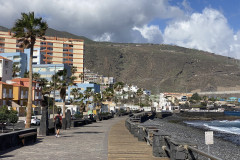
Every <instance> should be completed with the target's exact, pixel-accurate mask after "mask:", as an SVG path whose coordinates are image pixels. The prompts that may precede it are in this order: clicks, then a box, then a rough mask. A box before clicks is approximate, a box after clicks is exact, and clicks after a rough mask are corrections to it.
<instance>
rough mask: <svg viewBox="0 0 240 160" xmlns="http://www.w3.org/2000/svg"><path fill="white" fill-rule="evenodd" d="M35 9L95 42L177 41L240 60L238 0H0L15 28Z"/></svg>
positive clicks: (2, 14) (0, 10) (54, 24)
mask: <svg viewBox="0 0 240 160" xmlns="http://www.w3.org/2000/svg"><path fill="white" fill-rule="evenodd" d="M49 2H51V3H49ZM30 11H34V12H35V14H36V15H38V16H41V17H43V18H44V20H45V21H47V23H48V24H49V27H51V28H54V29H57V30H61V31H67V32H70V33H73V34H76V35H80V36H86V37H88V38H90V39H92V40H95V41H109V42H120V43H156V44H173V45H178V46H183V47H187V48H195V49H199V50H204V51H208V52H212V53H215V54H220V55H224V56H230V57H234V58H239V59H240V52H239V51H240V1H239V0H128V1H123V0H67V1H66V0H51V1H50V0H34V1H32V0H21V1H19V0H0V19H1V21H0V25H1V26H5V27H8V28H11V27H12V26H13V24H14V21H15V20H16V19H17V18H19V17H20V13H21V12H30Z"/></svg>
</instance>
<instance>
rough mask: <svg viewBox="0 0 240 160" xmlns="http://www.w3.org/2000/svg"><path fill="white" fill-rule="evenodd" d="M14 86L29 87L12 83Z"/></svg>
mask: <svg viewBox="0 0 240 160" xmlns="http://www.w3.org/2000/svg"><path fill="white" fill-rule="evenodd" d="M12 85H13V86H16V87H27V86H23V85H21V84H18V83H12Z"/></svg>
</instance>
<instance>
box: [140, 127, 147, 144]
mask: <svg viewBox="0 0 240 160" xmlns="http://www.w3.org/2000/svg"><path fill="white" fill-rule="evenodd" d="M144 137H147V133H146V132H145V128H144V127H143V126H138V141H145V139H144Z"/></svg>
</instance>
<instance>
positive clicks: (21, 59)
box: [0, 52, 28, 78]
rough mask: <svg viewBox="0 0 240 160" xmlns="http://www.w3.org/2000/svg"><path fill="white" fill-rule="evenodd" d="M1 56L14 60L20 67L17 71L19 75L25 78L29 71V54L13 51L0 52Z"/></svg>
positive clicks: (14, 63)
mask: <svg viewBox="0 0 240 160" xmlns="http://www.w3.org/2000/svg"><path fill="white" fill-rule="evenodd" d="M0 56H2V57H5V58H7V59H10V60H12V61H13V65H16V66H18V67H19V68H20V72H18V73H17V77H20V78H23V77H24V73H25V72H26V71H27V67H28V58H27V54H25V53H22V52H12V53H0Z"/></svg>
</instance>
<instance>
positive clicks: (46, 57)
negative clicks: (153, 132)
mask: <svg viewBox="0 0 240 160" xmlns="http://www.w3.org/2000/svg"><path fill="white" fill-rule="evenodd" d="M29 59H30V50H29V49H23V48H21V47H20V46H19V44H18V40H17V39H16V38H14V37H12V35H11V33H10V32H4V31H0V106H3V105H7V106H10V107H13V108H14V109H15V110H17V111H18V112H19V115H23V114H24V112H25V110H26V106H27V96H28V86H29V79H28V78H24V76H25V75H26V74H27V73H28V70H29ZM83 60H84V41H83V40H81V39H70V38H58V37H48V36H46V38H45V39H44V40H42V39H37V40H36V44H35V45H34V52H33V63H32V64H33V65H32V68H33V73H37V74H39V75H40V78H45V79H46V80H47V81H48V82H51V81H53V80H52V76H53V75H54V74H56V73H57V72H58V71H61V70H64V69H65V70H66V71H67V75H68V77H71V76H75V77H76V79H75V81H74V83H75V85H73V86H69V87H68V89H67V93H66V102H70V101H71V100H72V99H74V95H73V94H71V92H72V90H73V89H77V90H78V91H79V92H81V93H84V91H86V90H87V89H89V88H91V90H92V92H94V93H100V94H101V93H102V92H104V90H105V89H106V88H108V87H109V86H111V87H112V88H114V87H113V86H114V84H115V83H116V82H115V79H114V78H113V77H105V76H103V75H100V74H98V73H94V72H92V71H90V70H89V69H87V68H85V67H84V61H83ZM16 68H18V69H16ZM73 68H75V69H76V70H75V71H74V72H72V69H73ZM32 92H33V108H34V109H35V108H36V107H41V106H42V101H43V95H42V86H41V85H40V82H38V81H33V91H32ZM49 96H50V97H51V98H54V100H55V102H56V105H57V106H60V107H61V106H62V99H61V97H60V93H59V91H58V90H56V92H50V94H49ZM114 96H115V98H114V100H112V101H114V103H112V102H103V106H104V105H107V106H108V109H107V110H108V111H109V108H110V107H109V106H117V105H118V104H131V106H132V107H130V108H134V109H136V108H139V107H144V106H153V107H155V108H156V110H159V111H162V110H175V109H179V106H190V105H192V106H194V105H195V106H197V105H196V104H194V103H193V102H192V101H190V99H191V97H192V96H193V94H192V93H161V94H152V93H151V91H149V90H146V89H142V88H139V87H138V86H136V85H127V84H124V85H123V86H122V87H121V88H115V89H114ZM233 98H234V97H232V99H230V100H231V101H233ZM92 99H93V97H90V100H92ZM228 101H229V100H226V101H223V100H222V101H221V100H219V101H214V103H207V104H204V103H206V101H203V100H202V101H201V102H200V101H199V102H198V103H200V104H204V105H205V106H206V107H207V108H211V107H212V106H214V105H216V104H217V103H219V104H218V105H229V104H231V103H227V102H228ZM234 101H235V100H234ZM119 102H121V103H119ZM136 104H137V105H138V107H136ZM91 105H92V106H91ZM128 106H129V105H128ZM199 106H200V105H199ZM90 107H95V104H90ZM196 108H199V107H194V109H196ZM200 108H201V107H200Z"/></svg>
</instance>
